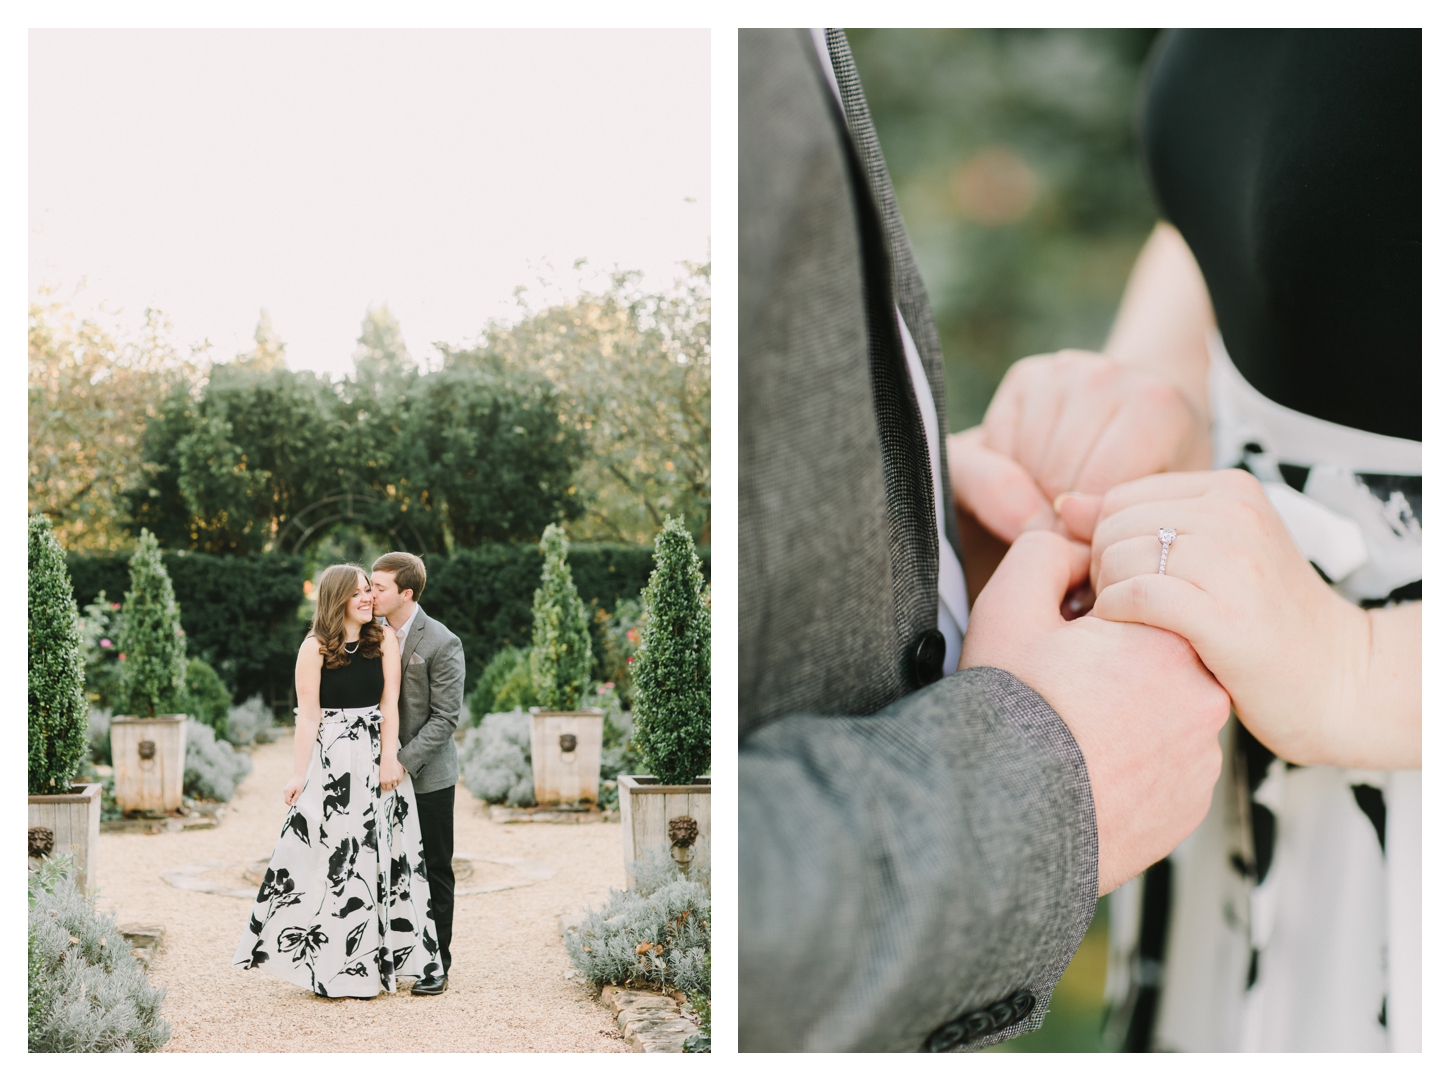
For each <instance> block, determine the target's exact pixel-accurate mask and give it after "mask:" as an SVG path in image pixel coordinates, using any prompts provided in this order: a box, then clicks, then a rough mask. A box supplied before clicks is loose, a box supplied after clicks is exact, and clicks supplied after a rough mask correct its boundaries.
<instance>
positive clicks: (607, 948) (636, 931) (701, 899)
mask: <svg viewBox="0 0 1450 1081" xmlns="http://www.w3.org/2000/svg"><path fill="white" fill-rule="evenodd" d="M631 870H632V871H633V874H634V878H635V885H634V887H633V888H632V889H629V890H626V891H623V892H621V891H619V890H610V891H609V900H608V901H606V902H605V904H604V906H603V907H602V908H599V909H596V910H593V911H591V912H589V913H588V914H587V915H585V917H584V919H583V920H582V921H580V923H579V924H578V926H576V927H571V928H569V929H568V930H567V931H566V932H565V933H564V946H565V948H566V949H567V950H568V951H569V957H570V959H571V960H572V961H573V962H574V967H575V968H576V969H578V970H579V973H580V974H581V975H582V976H583V977H584V978H585V979H586V980H588V981H589V982H590V983H594V984H599V985H603V984H606V983H613V984H620V985H623V986H630V987H655V988H666V987H668V988H673V989H677V990H680V991H684V992H686V993H689V992H703V993H705V994H709V991H710V967H709V960H708V958H709V950H710V891H709V890H708V889H707V888H706V887H705V884H704V883H703V882H702V881H700V880H699V878H697V877H696V876H694V875H689V876H687V875H685V874H682V873H681V872H680V870H679V868H678V867H677V866H676V865H675V862H674V860H672V859H670V857H669V856H668V855H667V854H666V853H665V851H664V849H662V848H661V849H655V850H653V851H651V852H649V853H647V854H646V856H645V858H644V859H642V860H639V861H638V862H636V863H635V864H634V865H633V866H632V868H631Z"/></svg>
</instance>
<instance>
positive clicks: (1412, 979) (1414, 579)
mask: <svg viewBox="0 0 1450 1081" xmlns="http://www.w3.org/2000/svg"><path fill="white" fill-rule="evenodd" d="M1209 344H1210V352H1211V354H1212V366H1211V368H1210V371H1209V387H1210V391H1211V395H1212V402H1213V411H1214V466H1215V468H1219V469H1223V468H1229V467H1233V466H1238V467H1241V468H1245V469H1248V470H1249V471H1250V472H1252V473H1253V474H1254V476H1256V477H1257V478H1258V479H1259V481H1260V482H1261V483H1262V484H1263V486H1264V490H1265V492H1266V494H1267V495H1268V497H1269V500H1270V501H1271V502H1272V503H1273V504H1274V507H1275V509H1277V510H1278V511H1279V515H1280V517H1281V518H1282V519H1283V520H1284V524H1285V525H1286V526H1287V527H1288V529H1289V532H1290V534H1291V535H1292V536H1293V537H1294V540H1295V543H1296V544H1297V545H1298V546H1299V550H1300V551H1301V552H1302V553H1303V554H1304V557H1305V558H1306V559H1308V560H1310V561H1311V562H1312V563H1313V564H1314V566H1315V567H1316V569H1318V571H1319V572H1320V574H1321V576H1323V577H1324V578H1325V579H1326V580H1327V581H1328V582H1330V583H1331V585H1332V586H1333V587H1334V589H1335V590H1336V591H1337V592H1339V593H1340V594H1341V595H1342V596H1344V597H1347V598H1348V599H1349V600H1352V601H1354V602H1355V603H1357V604H1360V605H1362V606H1363V607H1366V608H1373V607H1381V606H1385V605H1393V604H1398V603H1403V602H1406V601H1411V600H1419V599H1420V568H1421V558H1420V550H1421V537H1420V525H1421V484H1420V477H1421V453H1420V444H1419V443H1417V442H1414V441H1412V440H1408V439H1395V438H1391V437H1389V436H1382V435H1376V434H1374V433H1371V432H1364V431H1360V430H1358V429H1355V428H1346V427H1344V426H1343V425H1339V424H1332V423H1330V422H1329V421H1325V420H1320V419H1318V418H1316V417H1311V416H1306V415H1305V414H1303V413H1297V412H1295V411H1294V410H1291V409H1287V408H1285V407H1284V406H1281V405H1279V404H1277V403H1276V402H1273V401H1271V400H1269V399H1268V398H1266V397H1264V396H1263V395H1262V394H1260V393H1259V392H1258V391H1257V390H1255V389H1254V388H1253V387H1252V386H1251V385H1250V384H1249V383H1248V381H1247V380H1245V379H1244V377H1243V376H1242V375H1241V374H1240V373H1239V371H1238V370H1237V369H1236V368H1235V367H1234V365H1233V362H1232V361H1231V360H1230V359H1229V356H1228V354H1227V352H1226V351H1225V350H1224V347H1223V341H1222V339H1221V338H1219V337H1218V335H1214V336H1213V338H1212V339H1211V340H1210V343H1209ZM1223 746H1224V763H1223V771H1222V773H1221V775H1220V777H1219V782H1218V787H1217V788H1216V790H1215V792H1214V798H1213V805H1212V808H1211V809H1210V811H1209V813H1208V817H1207V818H1206V819H1205V820H1204V822H1203V824H1202V825H1201V826H1199V828H1198V829H1197V830H1196V831H1195V832H1194V833H1193V834H1192V835H1191V836H1189V837H1188V839H1187V840H1185V841H1184V842H1183V843H1182V844H1181V845H1179V847H1178V848H1177V850H1175V851H1174V852H1173V854H1172V855H1171V856H1170V857H1169V858H1168V860H1167V861H1165V862H1164V863H1163V864H1160V865H1157V866H1155V867H1154V868H1151V869H1150V870H1149V871H1148V872H1147V873H1146V874H1145V875H1142V876H1139V878H1137V879H1135V880H1134V881H1133V882H1132V883H1129V884H1128V885H1126V886H1124V887H1123V888H1122V889H1120V890H1119V891H1118V892H1117V893H1116V894H1114V895H1113V898H1112V905H1111V914H1112V930H1111V947H1110V950H1109V956H1110V961H1109V973H1108V997H1109V999H1110V1001H1113V1002H1115V1004H1116V1007H1117V1009H1116V1011H1115V1015H1114V1025H1113V1028H1115V1029H1116V1030H1117V1035H1118V1036H1120V1037H1125V1042H1126V1043H1127V1045H1128V1046H1127V1047H1126V1048H1125V1049H1127V1050H1163V1051H1418V1050H1420V1021H1421V1019H1420V1008H1421V1004H1420V772H1419V771H1418V770H1398V771H1388V770H1350V769H1338V768H1335V767H1331V766H1306V767H1300V766H1295V765H1292V764H1290V763H1286V762H1284V761H1283V760H1282V759H1280V758H1277V757H1276V756H1274V755H1273V754H1272V753H1271V752H1269V751H1268V750H1267V749H1265V748H1263V747H1262V746H1260V745H1259V744H1258V742H1257V741H1256V740H1254V738H1253V737H1252V736H1251V735H1249V734H1248V733H1247V732H1246V731H1244V730H1243V729H1242V728H1241V727H1240V726H1239V725H1238V722H1237V720H1234V719H1231V720H1230V722H1229V724H1227V725H1225V726H1224V732H1223Z"/></svg>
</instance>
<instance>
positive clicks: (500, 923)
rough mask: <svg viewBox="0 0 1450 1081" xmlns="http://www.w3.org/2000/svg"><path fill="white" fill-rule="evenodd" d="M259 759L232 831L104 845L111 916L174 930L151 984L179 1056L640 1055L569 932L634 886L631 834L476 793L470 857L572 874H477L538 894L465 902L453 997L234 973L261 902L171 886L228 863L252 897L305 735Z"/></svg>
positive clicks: (228, 879)
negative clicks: (520, 816)
mask: <svg viewBox="0 0 1450 1081" xmlns="http://www.w3.org/2000/svg"><path fill="white" fill-rule="evenodd" d="M252 761H253V767H254V768H253V771H252V774H251V775H250V776H249V777H248V778H247V779H246V780H245V781H243V782H242V785H241V786H240V788H239V789H238V791H237V795H236V798H235V799H233V800H232V802H231V805H230V807H229V808H228V811H227V814H226V815H225V816H224V817H223V818H222V820H221V824H220V825H219V826H218V827H217V828H216V829H210V830H194V831H188V832H185V833H166V834H159V835H156V836H145V835H137V834H115V833H112V834H102V835H101V849H100V853H99V855H100V860H99V868H98V872H99V878H100V882H99V885H100V890H101V896H100V898H99V901H98V904H99V907H100V908H101V909H103V910H104V909H111V908H114V909H115V910H116V918H117V921H118V922H120V923H123V924H124V923H159V924H162V925H164V926H165V928H166V938H165V947H164V949H163V950H162V952H161V954H160V956H159V957H158V959H157V961H156V963H155V966H154V967H153V969H152V972H151V978H152V981H153V982H154V983H156V984H159V985H165V987H166V988H167V995H166V1004H165V1007H164V1011H163V1012H164V1014H165V1017H166V1019H167V1020H168V1021H169V1022H170V1023H171V1040H170V1042H169V1043H167V1045H166V1048H165V1049H166V1050H167V1051H625V1050H627V1048H626V1047H625V1045H624V1043H623V1042H622V1041H621V1040H620V1039H619V1037H618V1031H617V1029H616V1027H615V1023H614V1017H613V1014H612V1013H611V1011H610V1010H609V1008H608V1007H607V1006H605V1005H604V1004H603V1003H601V1002H600V1001H599V999H598V998H597V997H595V995H594V994H593V992H592V990H591V989H590V988H589V987H588V986H587V985H585V984H583V983H582V982H581V981H579V980H578V978H577V976H575V975H574V970H573V967H572V966H571V965H570V963H569V957H568V954H567V953H565V951H564V943H563V941H562V939H561V938H560V936H559V931H558V917H559V915H560V914H561V913H566V912H572V911H575V910H577V909H579V908H581V907H586V906H589V907H592V906H594V905H596V904H598V903H599V902H600V901H602V900H603V899H604V898H605V897H606V896H607V895H608V892H609V888H610V887H611V886H614V887H619V888H623V886H624V865H623V855H622V852H621V841H620V832H619V830H620V827H619V825H618V823H594V824H590V825H543V824H529V825H509V826H504V825H497V824H495V823H493V822H490V821H489V819H488V817H487V813H486V809H485V806H484V804H483V803H482V802H481V801H479V800H476V799H474V798H473V797H472V796H471V795H469V793H468V791H467V790H466V789H464V788H463V787H462V786H461V785H460V786H459V787H458V790H457V791H458V803H457V809H456V812H455V814H456V818H455V839H454V843H455V846H456V849H457V851H458V852H459V853H460V854H467V855H472V856H476V857H491V856H501V857H512V858H522V859H527V860H537V861H541V862H543V863H547V864H549V865H551V866H553V867H555V868H557V869H558V871H557V873H556V874H555V875H554V876H553V877H552V878H549V879H547V880H545V881H541V882H539V881H530V880H529V879H527V878H525V877H523V876H521V875H519V874H518V873H517V872H516V871H515V870H513V869H512V868H510V867H508V866H506V865H501V864H492V863H481V862H480V863H475V864H474V867H475V873H474V875H473V876H472V877H471V878H469V879H467V880H462V881H460V882H459V888H460V889H463V888H467V887H469V886H479V885H490V884H495V885H503V884H509V883H527V884H525V885H521V886H519V888H515V889H509V890H506V891H502V892H493V893H481V894H474V895H463V896H459V897H458V898H457V900H456V901H455V904H454V924H453V971H452V973H450V975H449V988H448V990H447V991H446V992H445V993H444V994H442V995H440V996H437V997H433V998H415V997H414V996H412V995H410V994H408V993H406V991H404V992H403V993H400V994H394V995H387V994H384V995H381V996H379V997H378V998H376V999H373V1000H371V1001H358V1000H355V999H338V1000H323V999H318V998H316V997H314V996H313V995H312V993H311V992H310V991H306V990H304V989H302V988H300V987H295V986H293V985H292V984H289V983H286V982H284V981H282V980H279V979H277V978H275V977H270V976H264V975H263V974H262V973H260V972H244V971H241V970H239V969H234V968H232V965H231V959H232V953H233V951H234V950H235V949H236V948H237V943H238V941H240V939H241V935H242V932H243V930H244V929H245V926H246V921H247V916H248V914H249V912H250V910H251V902H250V901H249V900H246V899H243V898H241V897H229V896H224V895H218V894H212V893H200V892H195V891H192V890H183V889H178V888H176V887H174V886H170V885H168V884H167V883H166V882H164V881H163V880H162V875H163V874H165V873H166V872H169V871H174V870H176V869H177V868H180V867H184V866H188V865H196V864H201V863H210V862H222V861H225V862H226V864H227V866H225V867H219V868H214V869H210V870H208V871H206V872H204V877H207V878H208V879H209V880H213V881H216V882H217V883H218V884H221V885H227V886H235V887H243V886H245V885H246V881H245V879H244V878H243V877H242V870H243V868H244V866H245V865H246V864H247V863H249V862H251V861H254V860H258V859H263V858H265V857H267V856H269V855H270V853H271V851H272V845H273V844H274V842H275V841H276V839H277V833H278V831H279V830H280V829H281V826H282V819H283V817H284V813H285V808H284V806H283V804H282V798H281V790H282V785H283V784H284V783H285V782H286V780H287V777H288V776H289V774H290V771H291V763H292V744H291V740H290V738H286V739H284V740H282V741H281V742H279V743H275V744H271V745H268V746H264V747H259V748H257V750H256V752H255V755H254V757H253V760H252ZM404 986H408V985H407V984H405V985H404Z"/></svg>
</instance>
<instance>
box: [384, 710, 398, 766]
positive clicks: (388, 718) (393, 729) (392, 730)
mask: <svg viewBox="0 0 1450 1081" xmlns="http://www.w3.org/2000/svg"><path fill="white" fill-rule="evenodd" d="M382 712H383V724H382V733H381V734H382V752H383V758H384V759H389V760H391V759H395V758H397V757H398V705H397V703H396V702H394V703H391V704H390V703H388V702H384V703H383V704H382Z"/></svg>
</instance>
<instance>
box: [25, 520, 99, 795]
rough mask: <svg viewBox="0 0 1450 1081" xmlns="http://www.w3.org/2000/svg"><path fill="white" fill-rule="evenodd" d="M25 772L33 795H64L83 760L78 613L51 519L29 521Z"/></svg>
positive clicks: (84, 714)
mask: <svg viewBox="0 0 1450 1081" xmlns="http://www.w3.org/2000/svg"><path fill="white" fill-rule="evenodd" d="M29 546H30V557H29V584H28V585H29V588H28V609H27V617H28V620H29V632H30V633H29V638H30V658H29V662H30V668H29V675H28V687H29V710H28V714H29V772H30V794H31V795H32V796H53V795H64V794H65V793H68V792H69V791H70V789H71V778H72V777H74V776H75V774H76V772H77V771H78V770H79V769H80V768H81V765H82V763H84V762H85V759H86V751H87V750H88V747H89V741H88V739H87V736H86V723H87V709H86V695H85V683H86V670H85V662H84V661H83V660H82V658H81V636H80V613H79V612H78V611H77V610H76V602H75V597H74V595H73V594H72V593H71V584H70V574H69V573H68V572H67V571H66V568H65V552H64V551H62V550H61V547H60V542H59V541H57V540H56V539H55V537H54V535H53V534H52V533H51V531H50V519H49V518H47V517H45V516H44V515H43V514H37V515H35V516H34V517H32V518H31V519H30V542H29Z"/></svg>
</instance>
